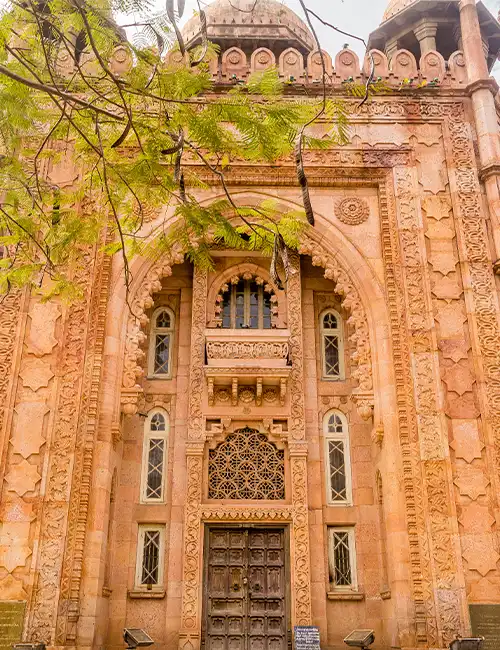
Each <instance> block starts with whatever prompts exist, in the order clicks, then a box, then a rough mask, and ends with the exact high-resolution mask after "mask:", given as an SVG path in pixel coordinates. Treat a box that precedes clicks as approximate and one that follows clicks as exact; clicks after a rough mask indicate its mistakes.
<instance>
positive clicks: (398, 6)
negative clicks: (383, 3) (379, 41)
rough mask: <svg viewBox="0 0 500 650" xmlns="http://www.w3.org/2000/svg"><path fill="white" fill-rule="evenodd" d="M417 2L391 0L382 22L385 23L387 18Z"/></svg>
mask: <svg viewBox="0 0 500 650" xmlns="http://www.w3.org/2000/svg"><path fill="white" fill-rule="evenodd" d="M415 2H417V0H390V2H389V4H388V5H387V9H386V10H385V12H384V17H383V18H382V22H383V23H385V21H386V20H389V18H392V17H393V16H395V15H396V14H398V13H399V12H400V11H403V9H406V7H409V6H410V5H412V4H413V3H415Z"/></svg>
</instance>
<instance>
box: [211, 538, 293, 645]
mask: <svg viewBox="0 0 500 650" xmlns="http://www.w3.org/2000/svg"><path fill="white" fill-rule="evenodd" d="M284 537H285V536H284V530H283V529H275V528H270V529H258V528H241V529H230V528H227V529H220V528H218V529H215V528H210V529H208V531H207V557H206V561H205V580H204V585H205V598H204V603H205V605H204V607H205V612H204V623H203V639H202V644H203V647H204V648H205V649H206V650H287V608H286V584H287V581H286V574H285V541H284Z"/></svg>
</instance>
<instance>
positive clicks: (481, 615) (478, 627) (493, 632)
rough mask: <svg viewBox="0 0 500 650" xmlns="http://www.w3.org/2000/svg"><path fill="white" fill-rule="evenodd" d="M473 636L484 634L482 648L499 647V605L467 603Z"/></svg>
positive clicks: (496, 648) (495, 649)
mask: <svg viewBox="0 0 500 650" xmlns="http://www.w3.org/2000/svg"><path fill="white" fill-rule="evenodd" d="M469 610H470V621H471V626H472V634H473V636H484V644H483V650H498V649H499V648H500V605H469Z"/></svg>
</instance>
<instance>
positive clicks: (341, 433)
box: [323, 411, 352, 505]
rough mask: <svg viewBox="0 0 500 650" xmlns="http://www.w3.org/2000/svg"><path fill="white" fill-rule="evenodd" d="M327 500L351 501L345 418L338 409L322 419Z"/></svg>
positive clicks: (347, 431) (338, 503) (335, 501)
mask: <svg viewBox="0 0 500 650" xmlns="http://www.w3.org/2000/svg"><path fill="white" fill-rule="evenodd" d="M323 426H324V432H323V433H324V436H325V445H326V448H325V457H326V468H325V470H326V484H327V501H328V503H329V504H330V505H346V504H347V505H349V504H350V503H351V502H352V494H351V493H352V489H351V462H350V453H349V430H348V427H347V420H346V417H345V415H344V414H343V413H341V412H340V411H330V412H329V413H327V414H326V416H325V420H324V425H323Z"/></svg>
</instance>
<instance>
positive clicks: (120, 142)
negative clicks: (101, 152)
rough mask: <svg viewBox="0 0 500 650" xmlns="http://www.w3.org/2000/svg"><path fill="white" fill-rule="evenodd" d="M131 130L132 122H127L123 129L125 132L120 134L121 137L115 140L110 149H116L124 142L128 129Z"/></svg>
mask: <svg viewBox="0 0 500 650" xmlns="http://www.w3.org/2000/svg"><path fill="white" fill-rule="evenodd" d="M131 128H132V122H131V121H130V120H129V121H128V122H127V126H126V127H125V130H124V131H123V133H122V134H121V136H120V137H119V138H117V139H116V140H115V141H114V142H113V144H112V145H111V149H116V147H119V146H120V145H121V144H122V142H123V141H124V140H125V138H126V137H127V135H128V134H129V133H130V129H131Z"/></svg>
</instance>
